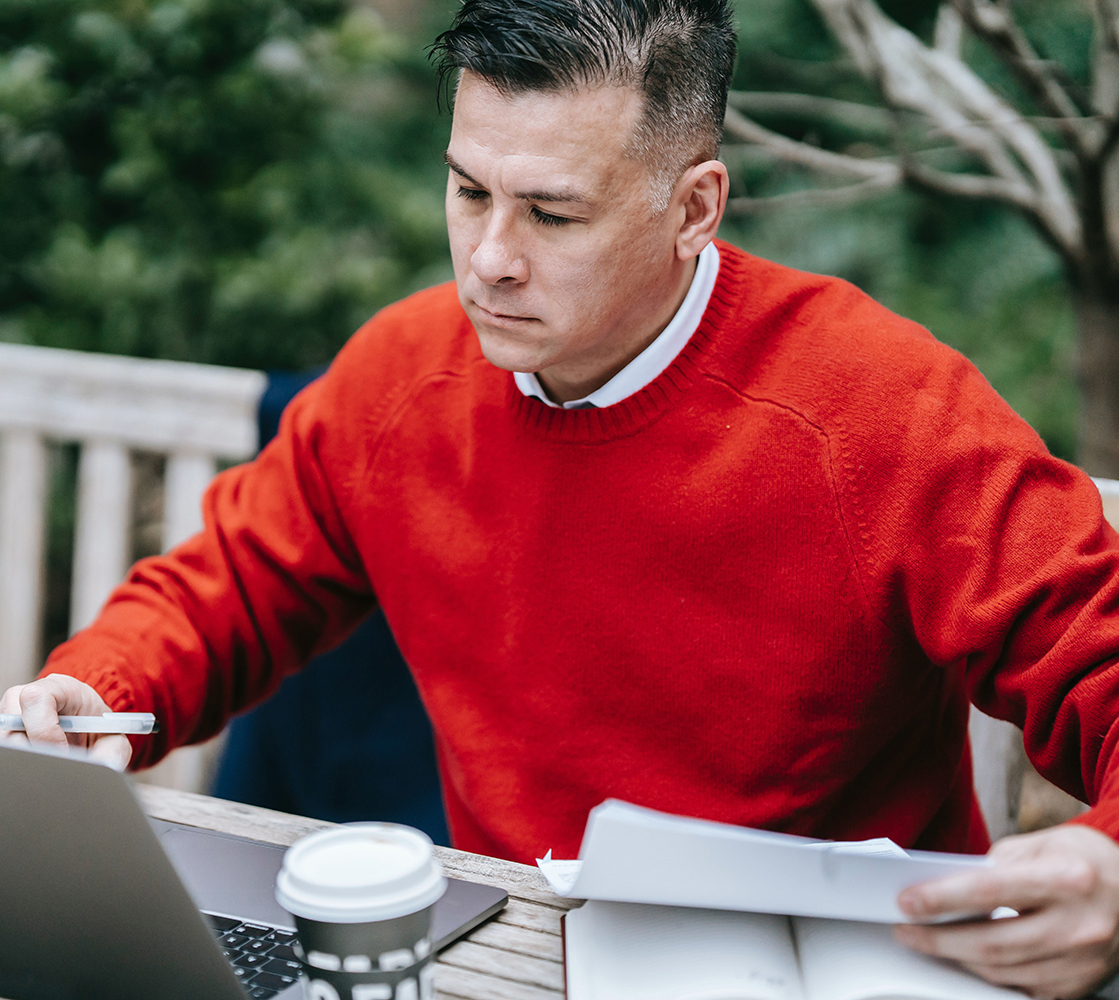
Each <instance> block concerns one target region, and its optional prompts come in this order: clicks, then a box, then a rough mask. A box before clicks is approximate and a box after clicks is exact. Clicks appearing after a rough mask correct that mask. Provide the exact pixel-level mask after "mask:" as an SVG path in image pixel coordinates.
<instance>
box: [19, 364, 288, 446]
mask: <svg viewBox="0 0 1119 1000" xmlns="http://www.w3.org/2000/svg"><path fill="white" fill-rule="evenodd" d="M266 383H267V378H266V377H265V375H264V373H263V372H256V371H246V370H244V369H240V368H221V367H218V366H216V365H197V364H189V363H186V362H182V361H151V360H147V359H144V358H122V357H115V356H113V355H110V354H88V353H85V352H82V351H63V350H57V349H54V348H49V347H30V346H27V345H24V344H0V426H4V427H24V428H29V429H31V430H34V431H37V432H40V433H43V434H45V435H46V436H48V437H53V438H61V439H63V440H75V439H77V440H87V439H89V438H95V437H100V438H106V439H108V440H114V441H120V442H122V443H124V444H126V445H128V446H129V447H132V448H142V449H147V450H150V451H176V450H178V449H181V448H191V449H195V450H197V451H200V452H202V453H205V454H214V455H219V456H221V457H223V458H232V459H243V458H248V457H249V456H250V455H252V454H253V453H254V452H255V451H256V448H257V440H256V438H257V429H256V408H257V404H258V403H259V402H260V397H261V395H262V394H263V392H264V387H265V384H266Z"/></svg>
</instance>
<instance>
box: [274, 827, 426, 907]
mask: <svg viewBox="0 0 1119 1000" xmlns="http://www.w3.org/2000/svg"><path fill="white" fill-rule="evenodd" d="M446 888H447V880H446V879H445V878H444V877H443V869H442V867H441V866H440V864H439V862H438V861H437V860H436V859H435V855H434V852H433V851H432V844H431V839H430V838H429V837H428V836H427V835H426V834H423V833H421V832H420V831H419V830H414V829H412V827H410V826H401V825H400V824H397V823H352V824H349V825H347V826H342V827H337V828H335V829H331V830H320V831H319V832H318V833H312V834H309V835H308V836H306V837H304V838H303V839H302V840H299V841H297V842H296V843H295V844H293V845H292V846H291V847H289V848H288V850H287V852H286V853H285V854H284V864H283V867H282V868H281V869H280V874H279V875H278V876H277V877H276V900H277V902H279V904H280V905H281V906H282V907H283V908H284V909H285V910H287V911H288V912H289V913H293V914H295V915H296V916H298V917H305V918H307V919H308V920H322V921H324V922H325V923H339V924H353V923H365V922H369V921H374V920H391V919H392V918H394V917H402V916H404V915H405V914H408V913H416V912H417V911H418V910H422V909H424V908H425V907H428V906H431V905H432V904H433V903H434V902H435V901H436V900H437V899H439V897H440V896H442V895H443V892H444V890H445V889H446Z"/></svg>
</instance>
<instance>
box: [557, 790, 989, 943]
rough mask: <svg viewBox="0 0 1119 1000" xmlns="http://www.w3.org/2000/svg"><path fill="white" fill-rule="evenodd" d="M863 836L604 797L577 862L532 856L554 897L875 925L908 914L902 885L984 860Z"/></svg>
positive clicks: (979, 864) (984, 863) (984, 860)
mask: <svg viewBox="0 0 1119 1000" xmlns="http://www.w3.org/2000/svg"><path fill="white" fill-rule="evenodd" d="M868 843H872V847H871V848H870V849H853V848H852V845H851V844H850V843H840V844H835V843H830V842H825V841H814V840H809V839H807V838H804V837H793V836H789V835H787V834H780V833H769V832H767V831H762V830H750V829H747V828H745V827H736V826H731V825H729V824H725V823H713V822H710V821H708V820H696V819H686V818H684V817H680V816H671V815H669V814H667V813H661V812H656V811H655V810H652V809H644V808H641V807H639V806H634V805H630V804H628V803H625V802H618V801H616V800H609V801H607V802H604V803H603V804H602V805H600V806H598V807H596V808H595V809H593V810H592V811H591V815H590V817H589V818H588V820H587V829H586V832H585V833H584V835H583V845H582V848H581V849H580V851H579V856H580V862H579V863H573V862H571V861H557V860H552V859H551V857H550V855H551V852H549V854H548V857H546V858H543V859H540V861H538V862H537V863H538V865H539V866H540V870H541V871H542V872H543V874H544V877H545V878H547V879H548V881H549V883H550V884H551V885H552V888H553V889H555V891H556V892H557V893H558V894H559V895H561V896H570V897H574V898H577V899H602V900H615V901H619V902H628V903H659V904H662V905H669V906H691V907H710V908H713V909H724V910H752V911H757V912H760V913H788V914H795V915H798V916H808V917H833V918H838V919H841V920H864V921H875V922H883V923H903V922H905V921H907V920H908V918H907V917H906V916H905V915H904V914H903V913H902V912H901V910H900V909H898V905H897V897H898V893H900V892H901V890H902V889H904V888H906V887H908V886H911V885H916V884H917V883H919V882H925V881H928V880H930V879H936V878H943V877H945V876H947V875H953V874H956V873H958V872H962V871H967V870H969V869H973V868H978V867H986V866H989V865H990V864H991V861H990V860H989V859H988V858H985V857H977V856H974V855H964V854H939V853H932V852H925V851H909V852H905V851H902V850H901V848H898V847H897V845H893V847H894V848H896V851H891V850H888V849H884V848H883V845H882V844H881V842H878V843H877V844H873V842H868ZM897 852H900V854H899V853H897ZM576 864H577V865H578V867H576Z"/></svg>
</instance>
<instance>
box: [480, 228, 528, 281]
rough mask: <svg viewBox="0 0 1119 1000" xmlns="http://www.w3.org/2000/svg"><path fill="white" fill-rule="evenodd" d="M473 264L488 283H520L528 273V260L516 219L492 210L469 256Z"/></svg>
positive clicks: (481, 278) (482, 279) (481, 277)
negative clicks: (480, 236) (517, 231)
mask: <svg viewBox="0 0 1119 1000" xmlns="http://www.w3.org/2000/svg"><path fill="white" fill-rule="evenodd" d="M470 266H471V267H472V268H473V270H474V273H475V274H476V275H477V276H478V278H479V280H481V281H483V282H485V283H486V284H487V285H497V284H500V283H502V282H504V283H506V284H512V283H514V282H518V283H519V282H522V281H524V280H525V279H526V278H527V277H528V264H527V262H526V260H525V255H524V250H523V247H522V246H521V245H520V241H519V240H518V239H517V235H516V232H515V222H514V221H513V220H512V219H511V218H509V217H508V215H506V214H505V213H501V212H493V213H491V215H490V218H489V220H488V224H487V225H486V228H485V229H484V230H483V232H482V238H481V240H479V241H478V245H477V246H476V247H475V248H474V253H473V254H472V255H471V257H470Z"/></svg>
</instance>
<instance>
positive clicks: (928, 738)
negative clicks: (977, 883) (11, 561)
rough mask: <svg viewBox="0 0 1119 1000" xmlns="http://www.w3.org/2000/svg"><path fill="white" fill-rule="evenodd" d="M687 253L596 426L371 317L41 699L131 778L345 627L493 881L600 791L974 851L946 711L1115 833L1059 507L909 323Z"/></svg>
mask: <svg viewBox="0 0 1119 1000" xmlns="http://www.w3.org/2000/svg"><path fill="white" fill-rule="evenodd" d="M719 249H720V252H721V254H722V266H721V269H720V274H719V280H718V284H717V286H716V288H715V291H714V294H713V296H712V298H711V302H710V305H709V306H708V309H707V312H706V314H705V316H704V318H703V321H702V323H701V324H700V326H699V329H698V330H697V331H696V333H695V335H694V336H693V337H692V339H691V341H690V342H689V343H688V345H687V346H686V347H685V348H684V350H683V351H682V352H681V354H680V355H679V357H678V358H677V359H676V360H675V361H674V362H673V364H672V365H671V366H670V367H669V368H668V369H667V370H665V371H664V372H663V373H662V374H661V375H660V376H659V377H658V378H657V379H656V380H655V381H653V382H652V383H651V384H650V385H648V386H647V387H646V388H644V389H643V390H641V391H640V392H638V393H636V394H635V395H633V396H631V397H629V398H628V399H626V400H624V401H622V402H621V403H618V404H617V405H615V406H611V407H607V408H604V409H600V410H562V409H552V408H548V407H546V406H544V405H542V404H541V403H540V402H539V401H537V400H532V399H528V398H525V397H524V396H522V395H521V394H520V393H519V392H518V391H517V389H516V388H515V386H514V384H513V378H512V375H511V374H510V373H508V372H505V371H501V370H499V369H497V368H494V367H492V366H491V365H490V364H488V363H487V362H486V361H485V359H484V358H483V356H482V354H481V352H480V350H479V347H478V342H477V339H476V337H475V335H474V332H473V330H472V329H471V327H470V325H469V323H468V321H467V319H466V317H465V316H464V314H463V312H462V311H461V309H460V307H459V305H458V302H457V300H456V297H455V292H454V289H453V288H452V287H449V286H443V287H440V288H435V289H431V290H429V291H425V292H421V293H420V294H418V295H415V296H413V297H411V298H409V299H407V300H405V301H403V302H401V303H398V304H396V305H394V306H392V307H390V308H388V309H386V310H384V311H383V312H382V313H380V314H379V315H378V316H376V317H375V318H374V319H373V320H371V321H370V322H369V323H368V324H367V325H366V326H365V327H363V328H362V329H361V330H360V331H359V332H358V334H357V335H356V336H355V337H354V338H353V339H352V340H351V341H350V343H349V344H348V345H347V346H346V348H345V349H344V350H343V351H342V352H341V354H340V355H339V356H338V358H337V360H336V361H335V363H334V365H333V366H332V367H331V369H330V371H329V373H328V374H327V375H326V376H325V377H324V378H323V379H322V380H321V381H320V382H318V383H317V384H315V385H313V386H312V387H310V388H309V389H308V390H306V391H305V392H304V393H302V394H301V395H300V396H299V397H298V399H297V400H296V401H295V402H294V403H293V404H292V406H291V407H290V409H289V412H288V414H287V415H286V417H285V419H284V423H283V426H282V429H281V433H280V435H279V437H278V438H277V439H276V440H275V441H274V442H273V443H272V444H270V445H269V446H268V448H266V449H265V451H264V452H263V454H262V455H261V456H260V458H258V459H257V460H256V461H255V462H253V463H251V464H248V465H244V466H241V467H238V468H235V469H231V470H230V471H228V472H226V473H223V474H222V475H221V476H219V477H218V478H217V480H216V481H215V483H214V485H213V486H212V487H211V489H210V490H209V492H208V494H207V495H206V500H205V515H206V529H205V531H204V532H203V533H202V534H201V535H199V536H197V537H196V538H194V539H192V540H191V541H189V542H187V543H186V544H184V545H182V546H180V547H179V548H178V549H176V550H175V551H174V552H173V553H172V554H171V555H169V556H167V557H162V558H156V559H149V560H146V561H144V562H141V563H139V564H138V565H137V566H136V567H135V568H134V569H133V571H132V573H131V576H130V577H129V579H128V581H127V582H126V583H125V584H124V585H123V586H121V587H120V588H119V589H118V590H117V591H116V592H115V594H114V596H113V598H112V600H111V601H110V603H109V604H108V606H107V607H106V609H105V611H104V613H103V614H102V615H101V617H100V618H99V620H98V621H97V623H96V624H94V625H93V626H92V627H91V628H89V629H87V630H86V631H85V632H83V633H81V634H80V635H79V636H77V637H76V638H75V639H73V640H72V641H70V642H69V643H67V644H66V645H64V646H63V647H61V648H60V649H59V650H58V651H57V652H56V653H55V655H54V656H53V657H52V658H51V661H50V663H49V666H48V669H49V670H53V671H65V672H67V673H72V674H74V675H75V676H78V677H80V678H82V679H84V680H86V681H88V682H89V683H91V684H92V685H93V686H94V687H96V688H98V689H99V690H100V691H101V692H102V693H103V695H104V696H105V697H106V699H107V700H108V702H109V703H110V704H111V705H112V706H113V707H114V708H115V709H117V710H127V711H152V712H155V713H156V715H157V716H158V717H159V719H160V720H161V721H162V723H163V729H162V732H161V734H160V735H159V736H158V737H156V738H152V739H144V740H138V741H137V743H136V762H137V763H138V764H140V765H145V764H150V763H153V762H154V760H155V759H157V758H158V757H159V756H160V755H162V754H163V753H164V752H166V750H167V749H168V748H169V747H171V746H173V745H175V744H179V743H185V742H190V741H197V740H201V739H204V738H206V737H208V736H210V735H212V734H213V733H215V732H216V731H217V730H218V729H219V728H220V727H221V725H222V723H223V722H224V721H225V719H226V718H227V717H228V716H229V715H230V714H231V713H233V712H237V711H239V710H242V709H245V708H247V707H248V706H250V705H252V704H253V703H255V702H257V701H259V700H260V699H261V698H263V697H265V696H266V695H268V694H269V693H270V692H271V691H273V690H274V689H275V688H276V686H277V685H278V684H279V683H280V681H281V679H282V678H283V676H284V675H286V674H288V673H291V672H292V671H294V670H296V669H298V668H299V666H300V665H301V664H302V663H304V662H305V661H306V660H307V659H308V658H309V657H310V656H312V655H313V654H315V653H317V652H320V651H322V650H323V649H325V648H327V647H328V646H330V645H331V644H333V643H335V642H337V641H338V640H339V639H340V638H341V637H343V636H344V635H345V634H346V633H347V632H348V631H349V630H350V629H351V628H352V627H353V626H354V624H355V623H356V622H357V621H358V620H359V619H360V618H361V616H362V615H364V614H365V613H367V612H368V611H369V610H370V608H371V606H372V605H373V604H374V602H375V601H377V602H379V603H380V604H381V605H382V606H383V608H384V610H385V614H386V616H387V618H388V621H389V623H390V624H391V626H392V629H393V632H394V633H395V635H396V638H397V640H398V642H399V644H400V647H401V650H402V651H403V654H404V657H405V659H406V660H407V661H408V663H409V664H410V665H411V667H412V670H413V671H414V673H415V677H416V681H417V683H418V686H419V689H420V692H421V694H422V697H423V699H424V702H425V703H426V705H427V708H428V710H429V712H430V714H431V718H432V721H433V723H434V727H435V731H436V734H437V742H438V753H439V759H440V764H441V768H442V775H443V780H444V789H445V796H446V803H447V809H448V814H449V818H450V824H451V830H452V833H453V836H454V839H455V843H456V845H457V846H458V847H460V848H463V849H465V850H470V851H477V852H481V853H485V854H493V855H497V856H501V857H506V858H512V859H515V860H519V861H529V860H531V859H532V858H533V857H534V856H538V855H540V854H541V853H542V852H544V851H545V850H547V849H548V848H553V849H555V851H556V854H557V856H559V857H564V856H572V855H574V853H575V852H576V850H577V848H578V845H579V841H580V837H581V834H582V831H583V826H584V823H585V821H586V818H587V812H588V810H589V809H590V808H591V807H592V806H594V805H596V804H597V803H598V802H601V801H602V800H603V799H604V798H606V797H608V796H616V797H618V798H622V799H626V800H629V801H631V802H636V803H640V804H642V805H648V806H652V807H656V808H659V809H664V810H668V811H670V812H675V813H684V814H689V815H694V816H703V817H709V818H712V819H717V820H723V821H727V822H731V823H741V824H747V825H750V826H755V827H764V828H768V829H774V830H784V831H789V832H793V833H799V834H810V835H815V836H820V837H834V838H845V839H847V838H861V837H872V836H882V835H885V836H890V837H892V838H893V839H894V840H896V841H897V842H898V843H900V844H903V845H915V846H919V847H925V848H943V849H956V850H974V851H978V850H983V849H984V848H985V847H986V845H987V834H986V831H985V829H984V828H983V824H982V820H981V818H980V815H979V812H978V809H977V806H976V804H975V800H974V795H973V792H972V782H971V774H970V764H969V755H968V752H967V733H966V725H967V698H968V696H970V697H971V698H973V699H974V700H975V701H976V703H977V704H978V705H979V706H980V707H981V708H982V709H984V710H985V711H987V712H988V713H990V714H993V715H997V716H1001V717H1003V718H1009V719H1012V720H1013V721H1014V722H1016V723H1018V724H1019V725H1022V726H1024V728H1025V736H1026V745H1027V748H1028V750H1029V752H1030V755H1031V757H1032V758H1033V760H1034V761H1035V763H1036V764H1037V765H1038V766H1039V768H1040V769H1041V771H1042V772H1043V773H1044V774H1046V775H1048V776H1049V777H1050V778H1052V779H1053V780H1055V781H1056V782H1057V783H1058V784H1059V785H1061V786H1063V787H1064V788H1066V789H1068V790H1069V791H1071V792H1073V793H1074V794H1077V795H1080V796H1082V797H1086V798H1087V800H1088V801H1090V802H1096V801H1097V800H1098V799H1100V798H1101V797H1103V798H1105V801H1104V802H1102V803H1101V804H1100V805H1098V806H1097V807H1096V809H1095V810H1094V811H1093V812H1092V813H1090V814H1089V817H1088V818H1089V821H1090V822H1094V823H1095V824H1096V825H1097V826H1099V827H1100V828H1102V829H1104V830H1106V831H1107V832H1109V833H1111V834H1113V835H1114V834H1116V833H1119V807H1117V805H1116V803H1117V801H1119V790H1116V787H1115V775H1116V774H1117V773H1119V772H1117V771H1116V769H1115V768H1114V767H1111V766H1110V764H1111V759H1112V755H1113V753H1114V749H1115V737H1116V733H1117V732H1119V727H1116V725H1115V720H1116V717H1117V714H1119V713H1117V709H1119V670H1117V668H1116V665H1115V656H1116V651H1119V612H1117V608H1116V602H1117V600H1119V538H1117V537H1116V535H1115V533H1114V532H1112V530H1111V529H1110V528H1109V527H1107V525H1106V523H1105V522H1104V521H1103V519H1102V513H1101V508H1100V500H1099V497H1098V494H1097V493H1096V491H1095V489H1094V488H1093V486H1092V484H1091V483H1090V482H1089V481H1088V480H1087V479H1086V478H1085V477H1084V476H1083V475H1082V474H1080V473H1078V472H1077V471H1076V470H1075V469H1073V468H1072V467H1070V466H1068V465H1066V464H1064V463H1062V462H1059V461H1057V460H1055V459H1053V458H1052V457H1050V456H1049V455H1048V454H1047V452H1046V450H1045V448H1044V447H1043V445H1042V443H1041V442H1040V441H1039V440H1038V438H1037V436H1036V435H1035V434H1034V433H1033V432H1032V431H1031V430H1030V429H1029V427H1027V426H1026V425H1025V424H1024V423H1023V422H1022V421H1021V420H1020V419H1019V418H1018V417H1017V416H1015V414H1014V413H1013V412H1012V411H1011V410H1010V408H1009V407H1008V406H1007V405H1006V404H1005V403H1004V402H1003V401H1002V400H1000V399H999V397H998V396H997V395H996V394H995V393H994V391H993V390H992V389H991V388H990V387H989V386H988V385H987V383H986V382H985V381H984V380H983V378H982V377H981V376H980V375H979V374H978V373H977V372H976V371H975V369H974V368H973V367H972V366H971V365H970V364H969V363H968V362H967V361H966V360H964V359H963V358H962V357H960V356H959V355H958V354H956V353H955V352H954V351H952V350H950V349H948V348H946V347H944V346H942V345H941V344H939V343H937V342H936V341H935V340H933V338H932V337H930V336H929V335H928V334H927V333H926V332H925V331H923V330H922V329H920V328H919V327H917V326H916V325H914V324H912V323H909V322H907V321H905V320H902V319H900V318H898V317H897V316H894V315H892V314H891V313H889V312H888V311H887V310H885V309H883V308H882V307H880V306H878V305H876V304H875V303H874V302H873V301H871V300H870V299H868V298H867V297H866V296H864V295H863V294H861V293H860V292H858V291H857V290H856V289H854V288H852V287H851V286H849V285H847V284H845V283H843V282H841V281H837V280H833V279H829V278H821V277H815V276H811V275H806V274H802V273H798V272H795V271H791V270H788V269H786V268H782V267H779V266H777V265H774V264H770V263H767V262H765V261H762V260H758V259H756V258H753V257H750V256H748V255H746V254H744V253H743V252H741V251H739V250H737V249H735V248H733V247H730V246H727V245H725V244H720V248H719ZM1109 789H1111V797H1110V798H1107V793H1108V791H1109Z"/></svg>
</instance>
